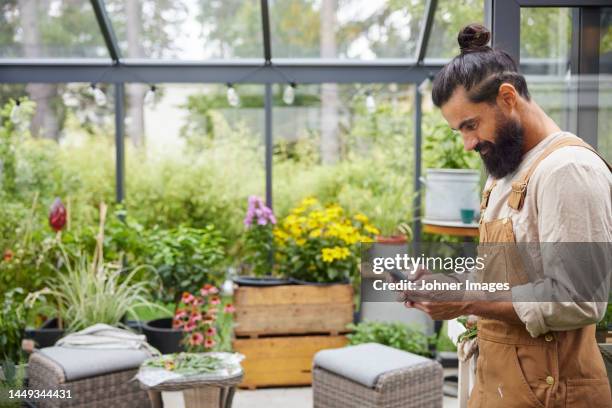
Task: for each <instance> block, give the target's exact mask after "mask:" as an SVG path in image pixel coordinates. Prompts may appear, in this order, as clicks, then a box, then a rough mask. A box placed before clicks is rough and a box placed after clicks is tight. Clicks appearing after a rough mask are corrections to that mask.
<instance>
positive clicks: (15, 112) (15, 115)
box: [9, 100, 21, 125]
mask: <svg viewBox="0 0 612 408" xmlns="http://www.w3.org/2000/svg"><path fill="white" fill-rule="evenodd" d="M9 118H10V120H11V122H13V124H15V125H19V122H21V102H19V101H18V100H17V101H15V104H14V105H13V108H12V109H11V114H10V116H9Z"/></svg>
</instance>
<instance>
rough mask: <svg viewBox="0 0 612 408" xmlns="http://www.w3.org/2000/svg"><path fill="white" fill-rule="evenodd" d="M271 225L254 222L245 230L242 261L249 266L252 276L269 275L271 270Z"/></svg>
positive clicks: (272, 248)
mask: <svg viewBox="0 0 612 408" xmlns="http://www.w3.org/2000/svg"><path fill="white" fill-rule="evenodd" d="M273 227H274V226H273V225H272V224H266V225H256V224H255V225H252V226H250V227H248V228H247V230H246V232H245V238H244V254H245V257H244V262H245V263H246V264H247V265H249V266H250V269H251V273H252V274H253V275H254V276H264V275H269V274H270V273H271V272H272V265H271V260H272V259H271V255H272V251H273V250H274V245H273V243H274V237H273V235H272V230H273Z"/></svg>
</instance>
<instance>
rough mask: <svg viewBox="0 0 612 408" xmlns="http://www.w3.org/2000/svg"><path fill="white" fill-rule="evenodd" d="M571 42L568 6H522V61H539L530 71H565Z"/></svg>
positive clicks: (544, 72)
mask: <svg viewBox="0 0 612 408" xmlns="http://www.w3.org/2000/svg"><path fill="white" fill-rule="evenodd" d="M571 44H572V9H571V8H548V7H547V8H533V7H529V8H525V7H523V8H521V45H520V55H521V63H522V64H523V65H531V66H533V65H534V64H537V65H539V66H538V67H537V68H536V67H533V68H531V67H530V69H531V71H528V72H529V73H534V74H545V75H547V74H550V75H562V76H563V75H565V74H566V72H567V70H568V61H569V58H570V50H571ZM534 70H535V71H534Z"/></svg>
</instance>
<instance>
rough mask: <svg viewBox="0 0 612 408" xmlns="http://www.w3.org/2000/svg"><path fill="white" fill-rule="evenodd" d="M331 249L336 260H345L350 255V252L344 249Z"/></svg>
mask: <svg viewBox="0 0 612 408" xmlns="http://www.w3.org/2000/svg"><path fill="white" fill-rule="evenodd" d="M333 249H334V250H335V251H336V253H335V256H336V259H345V258H346V257H348V256H349V255H350V254H351V251H349V250H348V248H345V247H334V248H333Z"/></svg>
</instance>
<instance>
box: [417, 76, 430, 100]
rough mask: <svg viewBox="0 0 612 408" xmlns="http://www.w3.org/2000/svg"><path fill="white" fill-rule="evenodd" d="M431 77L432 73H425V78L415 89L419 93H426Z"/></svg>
mask: <svg viewBox="0 0 612 408" xmlns="http://www.w3.org/2000/svg"><path fill="white" fill-rule="evenodd" d="M433 77H434V76H433V74H432V73H429V75H427V78H425V80H424V81H423V82H421V83H420V84H419V86H418V87H417V89H418V90H419V93H420V94H421V95H424V94H425V93H427V91H428V90H429V88H430V87H431V80H432V79H433Z"/></svg>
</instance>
